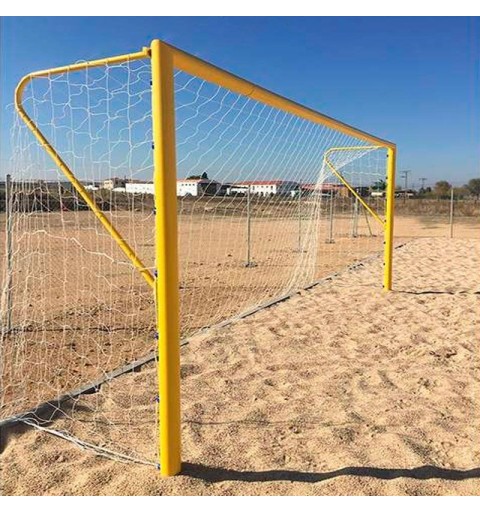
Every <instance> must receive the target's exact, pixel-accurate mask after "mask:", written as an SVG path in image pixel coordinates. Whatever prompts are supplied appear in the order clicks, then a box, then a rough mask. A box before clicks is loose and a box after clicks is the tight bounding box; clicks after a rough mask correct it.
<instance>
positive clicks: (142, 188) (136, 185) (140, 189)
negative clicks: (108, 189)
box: [125, 181, 154, 194]
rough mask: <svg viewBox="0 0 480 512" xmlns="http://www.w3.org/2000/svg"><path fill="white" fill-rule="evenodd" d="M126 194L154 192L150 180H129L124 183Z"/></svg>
mask: <svg viewBox="0 0 480 512" xmlns="http://www.w3.org/2000/svg"><path fill="white" fill-rule="evenodd" d="M125 192H126V193H127V194H154V188H153V182H152V181H131V182H128V181H127V183H125Z"/></svg>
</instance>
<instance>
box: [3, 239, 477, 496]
mask: <svg viewBox="0 0 480 512" xmlns="http://www.w3.org/2000/svg"><path fill="white" fill-rule="evenodd" d="M394 262H395V278H394V287H395V290H394V291H393V292H391V293H386V292H384V291H382V289H381V286H380V283H379V279H378V276H379V274H380V273H381V265H382V261H381V258H376V259H372V260H369V261H367V262H365V263H363V264H362V265H361V266H359V267H357V268H356V269H354V270H346V271H345V272H343V273H342V274H341V275H339V276H338V277H336V278H334V279H331V280H328V281H326V282H324V283H323V284H321V285H318V286H316V287H314V288H312V289H310V290H308V291H304V292H301V293H299V294H297V295H295V296H293V297H292V298H290V299H288V300H286V301H284V302H282V303H280V304H278V305H276V306H273V307H270V308H268V309H265V310H262V311H260V312H258V313H256V314H255V315H252V316H250V317H248V318H245V319H243V320H239V321H237V322H236V323H234V324H232V325H230V326H228V327H224V328H222V329H217V330H213V331H211V332H209V333H205V334H203V335H201V336H198V337H196V338H194V339H193V340H192V341H191V342H190V343H189V344H188V345H187V346H186V347H184V348H182V377H183V378H182V440H183V460H184V466H183V474H182V475H180V476H177V477H174V478H168V479H161V478H160V475H159V472H158V471H157V470H156V469H155V468H154V467H153V466H148V465H142V464H136V463H128V464H126V463H121V462H117V461H113V460H110V459H108V458H105V457H102V456H99V455H96V454H95V453H93V452H91V451H89V450H84V449H80V448H79V447H77V446H76V445H74V444H72V443H69V442H67V441H65V440H63V439H60V438H58V437H54V436H52V435H50V434H47V433H44V432H40V431H38V430H34V429H32V428H29V427H26V426H17V427H14V428H10V429H9V430H8V431H5V432H4V433H3V437H2V444H3V453H2V455H1V477H0V478H1V489H2V493H3V494H6V495H10V494H15V495H19V494H27V495H32V494H42V495H43V494H47V495H51V494H86V495H91V494H94V495H97V494H102V495H126V494H134V495H144V494H148V495H157V494H169V495H171V494H175V495H192V494H194V495H238V494H242V495H263V494H268V495H278V494H288V495H311V494H314V495H420V494H427V495H452V494H453V495H464V494H474V495H480V444H479V440H480V408H479V400H480V358H479V348H478V347H479V341H480V331H479V329H478V323H479V321H480V280H479V269H480V240H469V239H453V240H449V239H445V238H422V239H417V240H413V241H410V242H408V243H406V244H405V245H403V246H402V247H400V248H398V249H397V250H396V251H395V260H394ZM132 380H133V382H138V385H137V386H132V385H129V386H128V389H129V390H130V391H129V392H130V396H129V407H130V408H131V414H130V418H135V421H136V422H137V423H136V424H135V425H133V426H132V428H128V427H125V428H124V429H123V432H124V435H125V436H126V438H125V439H124V442H127V443H131V444H132V445H141V444H144V443H150V444H152V449H154V446H153V445H154V443H155V420H154V417H153V416H154V415H152V414H151V409H152V408H151V406H147V405H145V390H146V389H150V388H149V386H150V387H151V386H154V382H155V369H154V368H153V367H152V366H150V367H148V366H146V367H144V368H143V370H142V371H141V372H139V373H134V374H129V375H124V376H122V377H121V378H119V379H116V380H115V381H113V382H112V383H111V384H110V386H109V391H108V392H109V398H110V400H112V401H113V402H114V403H122V400H121V398H122V390H124V389H125V388H126V386H125V384H126V383H130V384H132ZM132 389H133V390H134V391H133V392H132V391H131V390H132ZM131 393H134V394H133V395H132V394H131ZM94 397H95V395H92V397H90V398H88V397H86V398H85V400H86V401H87V402H86V403H87V404H88V400H94V399H95V398H94ZM105 407H106V405H105ZM137 412H138V414H137ZM147 412H148V414H147ZM82 414H83V415H82ZM76 418H77V426H76V428H77V431H76V433H77V434H78V435H79V437H81V433H82V428H83V427H82V425H87V424H88V422H89V413H88V410H87V409H85V412H83V413H82V411H81V410H77V412H76ZM50 427H51V428H61V427H62V423H61V421H60V420H59V423H58V424H57V422H56V421H53V422H52V424H51V425H50ZM85 428H86V427H85Z"/></svg>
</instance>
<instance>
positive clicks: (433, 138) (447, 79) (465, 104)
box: [0, 17, 480, 187]
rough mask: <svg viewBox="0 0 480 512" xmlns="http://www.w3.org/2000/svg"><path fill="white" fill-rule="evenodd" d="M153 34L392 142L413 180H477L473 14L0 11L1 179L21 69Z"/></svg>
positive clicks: (479, 98)
mask: <svg viewBox="0 0 480 512" xmlns="http://www.w3.org/2000/svg"><path fill="white" fill-rule="evenodd" d="M155 38H160V39H163V40H165V41H167V42H168V43H171V44H173V45H175V46H177V47H179V48H181V49H183V50H185V51H187V52H189V53H192V54H194V55H196V56H198V57H200V58H202V59H205V60H208V61H209V62H211V63H213V64H215V65H217V66H219V67H222V68H224V69H227V70H228V71H231V72H233V73H234V74H236V75H240V76H242V77H243V78H246V79H248V80H250V81H252V82H254V83H257V84H258V85H261V86H263V87H265V88H267V89H270V90H272V91H274V92H276V93H279V94H281V95H283V96H286V97H288V98H290V99H292V100H294V101H297V102H299V103H302V104H304V105H306V106H308V107H311V108H313V109H315V110H318V111H320V112H322V113H325V114H327V115H329V116H332V117H335V118H337V119H339V120H341V121H344V122H346V123H348V124H351V125H354V126H356V127H358V128H360V129H362V130H365V131H367V132H370V133H373V134H375V135H377V136H379V137H381V138H384V139H388V140H391V141H393V142H395V143H396V144H397V146H398V167H397V169H398V174H397V175H400V174H401V171H402V170H410V171H411V173H410V174H409V180H410V183H411V184H412V185H414V186H417V187H418V186H419V184H420V181H419V180H420V178H426V179H427V184H433V183H434V182H435V181H438V180H441V179H446V180H448V181H450V182H452V183H454V184H459V185H460V184H462V183H465V182H466V181H468V180H469V179H471V178H474V177H480V115H479V114H480V18H462V17H455V18H451V17H418V18H402V17H400V18H395V17H388V18H385V17H363V18H349V17H320V18H315V17H299V18H293V17H283V18H281V17H279V18H277V17H267V18H256V17H250V18H246V17H238V18H235V17H217V18H212V17H201V18H188V17H104V18H95V17H75V18H74V17H56V18H52V17H50V18H48V17H45V18H38V17H37V18H33V17H32V18H30V17H3V18H2V19H1V26H0V43H1V62H0V66H1V67H0V70H1V76H0V86H1V109H2V110H1V112H2V117H1V127H2V129H1V133H0V142H1V146H0V151H1V155H0V165H1V169H0V176H3V175H4V174H6V173H7V172H8V162H9V131H10V123H11V116H10V115H9V114H8V113H6V108H7V105H9V104H11V102H12V99H13V93H14V89H15V85H16V83H17V82H18V80H19V79H20V78H21V77H22V76H23V75H24V74H26V73H28V72H31V71H34V70H37V69H43V68H49V67H55V66H59V65H64V64H69V63H73V62H75V61H77V60H92V59H96V58H100V57H105V56H110V55H115V54H123V53H128V52H131V51H137V50H139V49H141V48H142V47H143V46H146V45H148V44H149V43H150V41H151V40H152V39H155ZM397 181H398V180H397Z"/></svg>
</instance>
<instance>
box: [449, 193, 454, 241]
mask: <svg viewBox="0 0 480 512" xmlns="http://www.w3.org/2000/svg"><path fill="white" fill-rule="evenodd" d="M453 214H454V203H453V186H452V188H451V189H450V238H453Z"/></svg>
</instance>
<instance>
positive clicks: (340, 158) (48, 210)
mask: <svg viewBox="0 0 480 512" xmlns="http://www.w3.org/2000/svg"><path fill="white" fill-rule="evenodd" d="M174 83H175V113H176V147H177V176H178V181H177V196H178V230H179V258H180V262H179V268H180V319H181V335H182V338H188V337H190V336H192V335H194V334H195V333H198V332H199V331H201V330H203V329H205V328H207V327H210V326H214V325H217V324H219V323H221V322H223V321H226V320H229V319H232V318H235V317H238V316H239V315H242V314H244V313H245V312H248V311H252V310H254V309H255V308H258V307H261V306H262V305H264V304H266V303H269V302H271V301H273V300H275V299H276V298H278V297H281V296H284V295H286V294H289V293H292V292H294V291H296V290H299V289H302V288H304V287H306V286H308V285H311V284H312V283H314V282H315V281H317V280H319V279H321V278H322V277H325V276H326V275H329V274H331V273H332V272H335V271H338V270H341V269H342V268H344V267H345V266H347V265H350V264H353V263H355V262H357V261H359V260H361V259H363V258H365V257H366V256H368V255H371V254H374V253H376V252H378V251H379V250H381V249H382V247H383V230H382V225H381V222H379V221H378V219H376V218H375V217H374V216H373V215H372V213H371V212H370V211H368V209H367V208H366V206H370V207H371V208H372V209H373V210H374V212H377V213H378V214H379V216H380V217H382V216H383V213H384V204H383V203H384V192H383V190H384V188H385V181H384V180H385V168H386V152H385V150H383V149H381V148H378V147H374V146H371V145H368V144H367V143H365V142H363V141H361V140H358V139H356V138H354V137H351V136H347V135H344V134H342V133H340V132H338V131H336V130H333V129H330V128H327V127H325V126H323V125H319V124H315V123H313V122H310V121H307V120H304V119H301V118H299V117H296V116H294V115H291V114H288V113H285V112H283V111H280V110H278V109H275V108H272V107H269V106H268V105H265V104H263V103H260V102H257V101H255V100H253V99H251V98H248V97H245V96H242V95H238V94H235V93H233V92H231V91H229V90H227V89H225V88H223V87H220V86H217V85H213V84H211V83H208V82H206V81H203V80H201V79H199V78H197V77H194V76H191V75H188V74H187V73H184V72H181V71H176V72H175V80H174ZM150 84H151V73H150V63H149V62H148V61H135V62H127V63H124V64H117V65H111V66H105V67H100V68H88V67H87V68H86V69H85V70H84V71H78V72H70V73H64V74H59V75H52V76H47V77H44V78H36V79H34V80H33V81H32V82H31V83H30V85H29V86H28V87H27V89H26V90H25V93H24V101H23V104H24V106H25V110H26V111H27V112H28V114H29V115H30V116H31V117H32V119H33V121H34V123H35V124H36V125H37V126H38V127H39V128H40V130H41V131H42V132H43V133H44V134H45V136H46V137H47V139H48V140H49V141H50V142H51V143H52V146H53V147H54V148H55V149H56V150H57V151H58V153H59V154H60V155H61V157H62V158H63V160H64V161H65V162H66V163H67V164H68V165H69V167H70V168H71V169H72V171H73V172H74V174H75V176H76V177H77V178H78V179H79V180H80V181H82V182H83V184H84V185H85V186H86V188H87V189H88V190H89V193H90V194H91V195H92V196H93V198H94V199H95V201H96V203H97V204H98V205H99V206H100V208H101V209H102V211H103V212H104V213H105V214H106V215H107V217H108V218H109V219H110V220H111V221H112V223H113V224H114V226H115V227H116V228H117V229H118V230H119V231H120V233H121V234H122V236H123V237H124V238H125V240H126V241H127V242H128V243H129V244H130V246H131V247H132V248H133V250H134V251H135V253H136V254H137V255H138V256H139V257H140V258H141V259H142V261H143V262H144V263H145V265H146V267H147V268H149V269H150V270H151V271H152V272H153V269H154V262H155V254H154V215H155V212H154V207H153V206H154V205H153V184H152V179H153V166H152V130H151V115H152V113H151V85H150ZM334 148H337V149H334ZM12 151H13V157H12V167H11V173H12V178H13V184H12V190H11V199H10V201H9V204H8V205H7V209H8V210H9V214H10V216H9V219H10V225H11V229H10V230H9V232H10V233H9V235H10V236H11V239H12V253H11V254H10V258H11V263H12V264H11V268H10V266H9V268H8V269H7V274H8V276H6V277H8V278H7V279H5V280H4V283H5V284H4V286H3V293H2V311H4V315H3V320H2V322H3V325H4V327H3V333H2V344H1V360H2V368H1V371H2V396H1V418H8V417H10V416H12V415H15V414H18V413H21V412H23V411H26V410H29V409H31V408H33V407H35V406H37V405H38V404H40V403H42V402H45V401H51V400H53V399H55V398H56V397H59V396H61V395H64V394H65V393H68V392H70V391H71V390H75V389H78V388H82V387H84V386H86V385H87V384H89V383H92V382H96V381H99V380H100V381H101V380H104V379H105V378H106V377H108V376H109V372H112V371H113V370H115V369H117V368H119V367H122V365H125V364H127V363H131V362H132V361H136V360H138V359H140V358H142V357H145V356H147V355H148V354H151V353H153V352H154V350H155V344H156V341H155V331H156V327H155V308H154V301H153V292H152V290H151V288H150V287H149V286H148V284H147V283H146V282H145V281H144V280H143V278H142V276H141V275H140V274H139V272H138V270H136V269H135V268H134V267H133V265H132V263H131V262H130V261H129V260H128V259H127V258H126V257H125V256H124V254H123V253H122V252H121V250H120V249H119V248H118V246H117V244H116V242H115V241H114V240H113V239H112V238H111V237H110V235H109V234H108V233H107V232H106V230H105V229H104V228H103V227H102V226H101V224H100V223H99V222H98V220H97V219H96V218H95V216H94V215H93V213H92V212H91V211H90V210H89V209H88V207H87V205H86V204H85V203H84V201H83V200H82V199H81V197H80V196H79V194H78V193H77V192H76V191H75V190H74V188H73V187H72V186H71V184H70V183H69V182H68V181H67V180H66V179H65V177H64V176H63V175H62V174H61V172H60V171H59V169H58V168H57V167H56V166H55V165H54V163H53V162H52V161H51V159H50V157H49V156H48V155H47V153H46V152H45V150H44V149H43V148H42V147H40V146H39V144H38V143H37V142H36V140H35V139H34V137H33V136H32V133H31V132H30V131H29V130H28V128H27V127H26V126H25V124H24V123H23V122H22V121H21V120H20V119H19V118H18V117H17V118H16V120H15V123H14V128H13V132H12ZM345 180H346V181H347V182H348V183H349V184H350V185H351V186H352V188H353V189H355V190H356V191H357V193H358V194H359V196H360V199H358V198H356V197H355V196H354V195H353V194H352V193H351V191H349V190H348V188H347V187H346V186H345ZM5 225H6V224H5V223H3V226H5ZM5 247H6V246H5ZM4 251H5V250H4ZM6 256H7V255H6V254H2V258H6ZM379 283H380V276H379ZM379 286H380V285H379ZM10 303H11V304H12V306H11V307H7V305H8V304H10ZM7 317H8V318H9V319H10V320H9V321H10V322H11V325H10V329H9V330H7V329H6V328H5V325H7V321H6V319H7ZM139 387H140V388H141V389H142V392H141V393H139V391H138V389H139ZM91 391H96V392H93V393H91V394H87V395H81V396H80V397H78V398H75V399H71V400H68V401H67V402H65V403H63V404H62V406H61V407H54V408H53V411H50V412H49V413H48V414H47V418H46V419H45V417H44V416H41V414H40V413H38V414H37V420H40V419H42V421H41V422H40V423H41V425H42V427H43V428H50V429H54V430H55V431H56V432H57V433H58V432H61V433H62V435H64V436H65V437H67V438H69V439H75V440H76V441H77V442H80V440H81V442H82V443H85V445H86V446H88V447H96V449H98V450H101V451H103V452H104V453H106V454H110V455H112V456H113V455H114V454H115V455H116V456H117V457H123V458H124V460H141V461H150V462H152V461H156V460H157V453H156V441H155V437H156V427H157V425H156V418H157V415H156V393H157V388H156V380H155V377H154V372H153V373H152V372H150V373H149V372H141V373H137V374H134V375H129V374H125V375H122V376H120V377H117V378H116V379H115V380H110V379H107V382H104V383H103V384H102V385H101V386H100V385H98V386H94V389H93V390H91ZM53 416H55V417H56V419H55V422H54V423H52V424H50V420H52V419H53ZM34 419H35V418H34ZM47 420H48V421H47ZM37 423H38V422H37Z"/></svg>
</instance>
